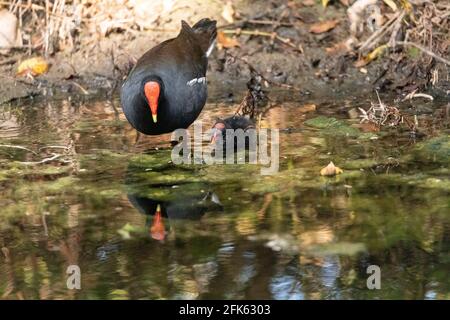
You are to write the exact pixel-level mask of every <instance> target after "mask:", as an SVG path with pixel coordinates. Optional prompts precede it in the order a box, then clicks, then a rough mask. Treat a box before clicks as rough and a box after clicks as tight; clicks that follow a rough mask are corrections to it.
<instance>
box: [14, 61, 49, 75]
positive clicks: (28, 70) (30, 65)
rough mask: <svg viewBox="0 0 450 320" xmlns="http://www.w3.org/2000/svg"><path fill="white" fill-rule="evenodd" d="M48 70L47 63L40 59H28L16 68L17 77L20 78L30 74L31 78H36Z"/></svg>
mask: <svg viewBox="0 0 450 320" xmlns="http://www.w3.org/2000/svg"><path fill="white" fill-rule="evenodd" d="M47 70H48V63H47V61H45V59H44V58H42V57H36V58H30V59H27V60H25V61H22V62H21V63H20V64H19V67H18V68H17V75H18V76H22V75H26V74H30V75H32V76H38V75H41V74H43V73H46V72H47Z"/></svg>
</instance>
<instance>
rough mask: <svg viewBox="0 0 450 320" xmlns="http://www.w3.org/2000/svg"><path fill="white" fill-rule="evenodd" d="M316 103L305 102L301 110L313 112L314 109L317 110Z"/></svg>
mask: <svg viewBox="0 0 450 320" xmlns="http://www.w3.org/2000/svg"><path fill="white" fill-rule="evenodd" d="M316 108H317V107H316V105H315V104H312V103H308V104H305V105H303V106H301V107H300V112H305V113H306V112H312V111H316Z"/></svg>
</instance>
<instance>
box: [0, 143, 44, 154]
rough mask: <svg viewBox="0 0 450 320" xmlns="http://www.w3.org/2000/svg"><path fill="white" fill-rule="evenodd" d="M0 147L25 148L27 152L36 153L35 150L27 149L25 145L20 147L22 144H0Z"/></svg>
mask: <svg viewBox="0 0 450 320" xmlns="http://www.w3.org/2000/svg"><path fill="white" fill-rule="evenodd" d="M0 148H12V149H20V150H25V151H28V152H31V153H32V154H34V155H36V156H37V155H38V154H37V153H36V152H35V151H33V150H31V149H28V148H26V147H22V146H15V145H11V144H0Z"/></svg>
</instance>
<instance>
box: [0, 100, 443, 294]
mask: <svg viewBox="0 0 450 320" xmlns="http://www.w3.org/2000/svg"><path fill="white" fill-rule="evenodd" d="M368 101H369V100H365V99H356V100H352V101H344V100H342V101H341V102H339V103H338V102H332V103H330V102H323V101H320V100H319V101H309V102H308V104H305V102H304V101H303V102H296V101H291V102H284V103H281V104H280V107H278V108H274V109H272V110H271V111H270V112H269V113H268V115H267V116H266V117H265V118H264V120H263V121H262V123H261V126H262V127H267V128H269V127H271V128H280V129H282V130H281V132H280V171H279V173H278V174H276V175H273V176H261V175H260V170H259V169H260V168H259V167H258V166H255V165H215V166H206V165H196V166H193V165H192V166H189V165H183V166H176V165H173V164H172V163H170V144H169V143H168V142H169V140H170V139H169V137H170V136H169V135H165V136H159V137H140V139H139V140H138V141H137V142H136V132H135V131H134V130H133V129H132V128H131V127H130V126H129V125H128V123H127V122H126V120H125V119H124V117H123V114H122V113H121V110H120V104H119V102H118V101H117V100H113V101H109V100H86V101H71V100H68V99H61V100H55V101H51V102H39V101H38V102H33V103H30V102H26V103H17V104H16V105H12V106H6V107H2V111H1V115H0V116H1V120H0V144H2V145H16V146H17V145H20V146H23V147H26V148H28V149H29V150H23V149H17V148H10V147H0V165H1V171H0V248H1V251H2V252H1V253H0V297H1V298H3V299H216V298H217V299H360V298H361V299H369V298H370V299H371V298H383V299H394V298H400V299H449V298H450V276H449V275H450V272H449V271H450V251H449V249H450V210H449V204H450V197H449V193H450V183H449V162H448V161H449V160H448V158H449V157H450V154H449V148H450V147H449V134H448V133H449V131H448V128H447V129H446V128H442V127H440V128H438V129H436V130H431V131H430V130H429V131H430V132H428V135H427V136H426V137H424V138H420V139H419V138H416V139H412V138H411V137H410V136H409V134H408V133H407V132H402V131H400V130H387V131H386V132H381V133H380V132H373V130H371V129H370V128H367V127H362V128H361V126H360V125H359V121H358V119H357V118H356V117H355V111H354V110H355V108H356V107H358V106H365V107H366V108H367V107H368V104H369V102H368ZM310 104H315V107H314V106H312V105H310ZM432 107H433V108H435V109H439V107H440V105H439V104H437V105H432ZM235 108H236V105H233V104H227V103H210V104H208V105H207V106H206V107H205V110H204V111H203V112H202V114H201V116H200V119H201V120H203V123H204V127H205V129H206V128H209V127H210V126H211V125H212V123H213V122H214V119H215V118H216V117H218V116H222V115H230V114H232V113H233V110H234V109H235ZM352 110H353V111H352ZM318 116H321V117H320V118H319V119H321V120H324V119H325V120H326V119H329V118H330V117H334V118H336V119H337V120H336V121H340V122H339V125H338V126H334V125H332V126H331V127H330V126H327V125H322V124H320V123H319V125H317V123H316V125H312V126H311V125H307V124H305V121H306V120H308V119H315V118H316V119H317V117H318ZM324 117H326V118H324ZM333 121H334V120H333ZM313 124H314V123H313ZM49 146H50V148H44V149H40V148H42V147H49ZM55 146H56V147H55ZM58 146H68V149H67V150H66V149H61V148H58ZM30 150H31V151H30ZM33 152H35V153H36V154H35V153H33ZM55 154H56V155H60V157H58V158H57V162H55V161H53V162H48V163H43V164H35V163H34V162H37V161H41V160H42V159H44V158H49V157H52V156H54V155H55ZM330 161H333V162H334V163H335V164H336V165H337V166H339V167H341V168H342V169H343V170H344V173H343V174H341V175H339V176H337V177H334V178H325V177H321V176H320V174H319V172H320V169H321V168H322V167H324V166H326V165H327V164H328V163H329V162H330ZM22 162H31V164H30V163H29V164H23V163H22ZM73 264H75V265H78V266H79V267H80V269H81V290H68V289H67V286H66V279H67V274H66V269H67V267H68V266H69V265H73ZM369 265H378V266H380V268H381V290H368V289H367V287H366V279H367V277H368V276H369V275H368V274H367V273H366V270H367V267H368V266H369Z"/></svg>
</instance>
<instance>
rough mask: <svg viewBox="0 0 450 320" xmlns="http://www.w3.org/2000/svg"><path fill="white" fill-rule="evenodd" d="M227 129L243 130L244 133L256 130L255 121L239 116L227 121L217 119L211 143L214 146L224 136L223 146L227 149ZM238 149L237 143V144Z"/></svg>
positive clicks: (226, 119)
mask: <svg viewBox="0 0 450 320" xmlns="http://www.w3.org/2000/svg"><path fill="white" fill-rule="evenodd" d="M227 129H231V130H237V129H242V130H243V131H244V132H246V131H248V130H250V129H255V122H254V121H253V119H251V118H249V117H247V116H239V115H234V116H231V117H228V118H225V119H223V120H222V119H217V120H216V123H215V124H214V126H213V127H212V132H211V143H212V144H214V143H216V142H217V140H218V137H219V136H222V139H223V140H222V141H223V146H224V148H226V133H227ZM235 147H236V142H235ZM246 147H247V141H246Z"/></svg>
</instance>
